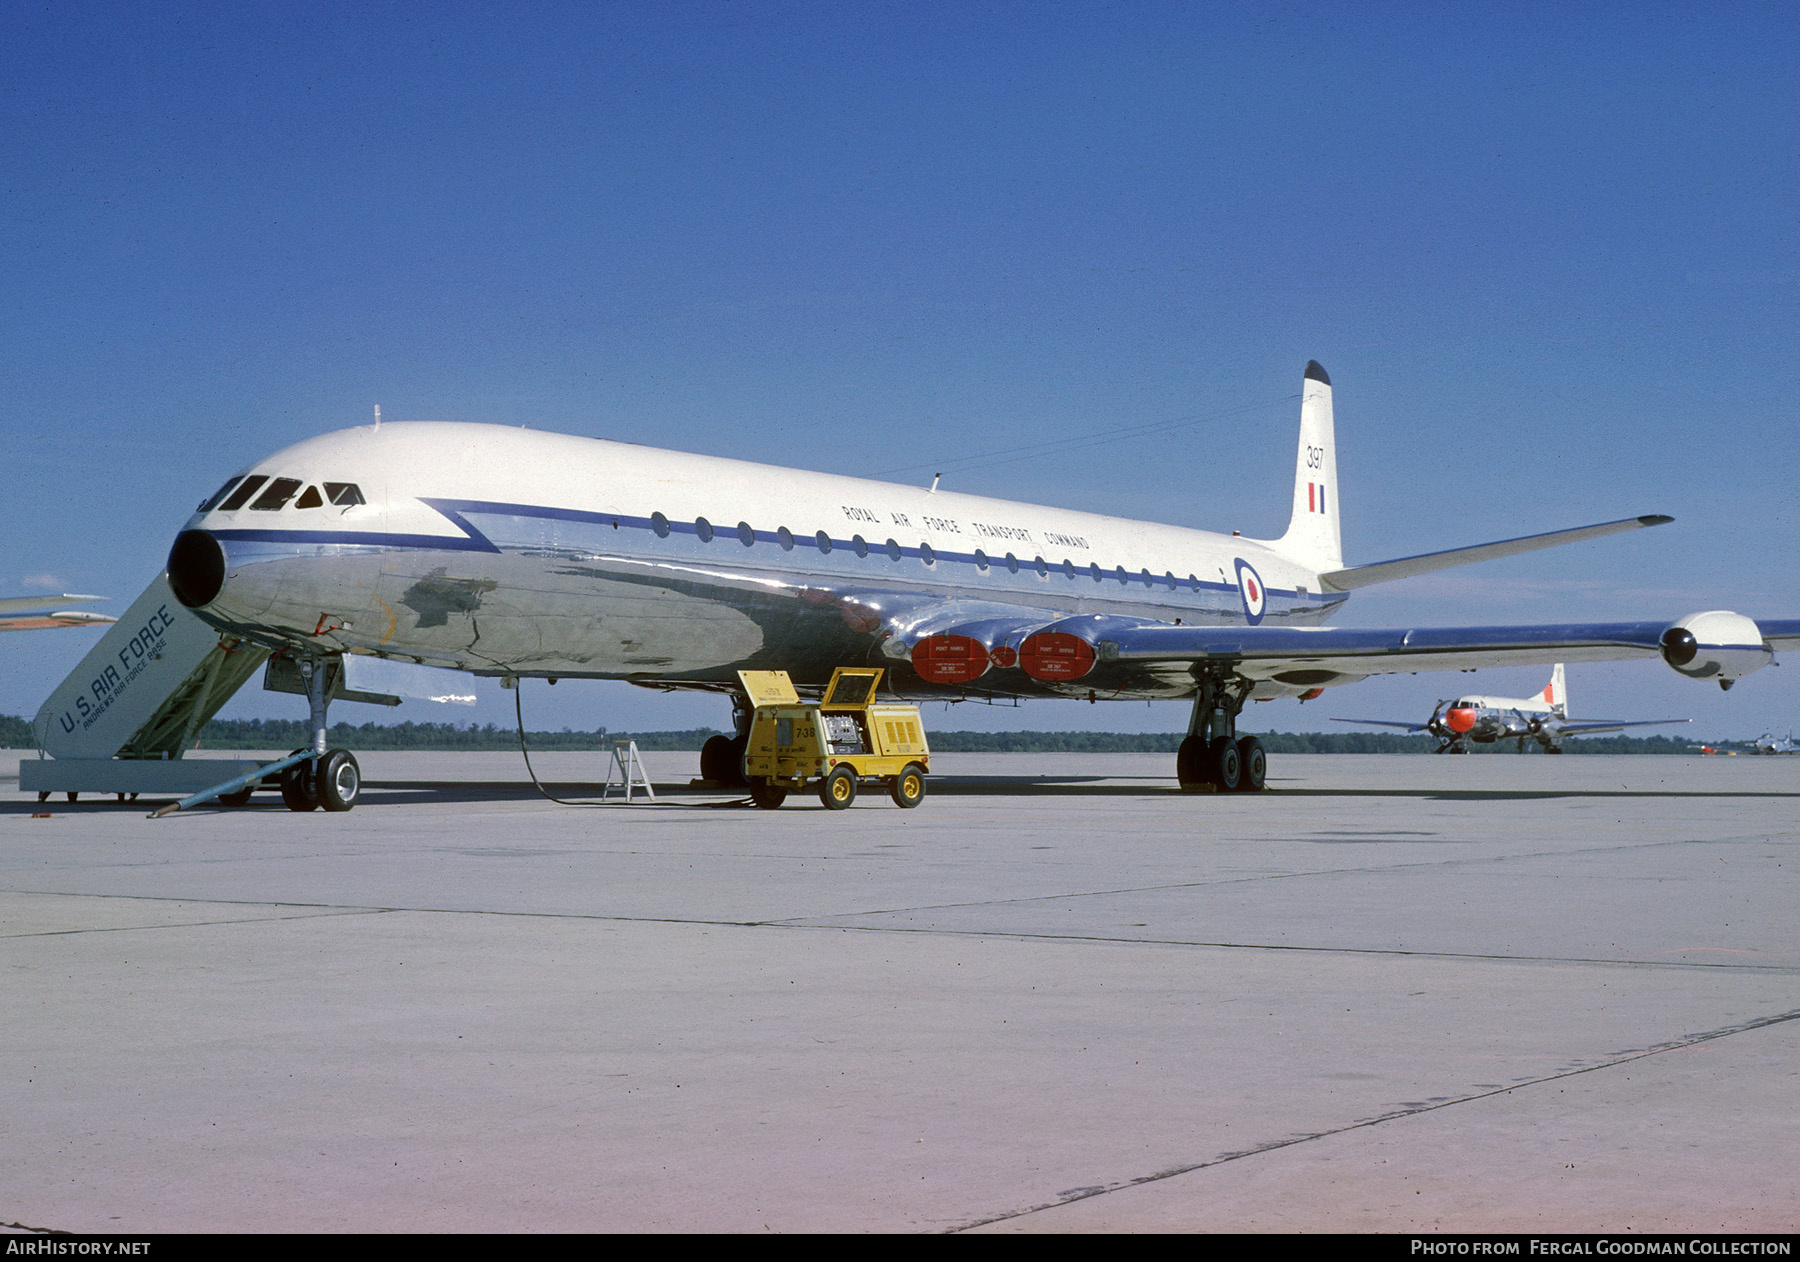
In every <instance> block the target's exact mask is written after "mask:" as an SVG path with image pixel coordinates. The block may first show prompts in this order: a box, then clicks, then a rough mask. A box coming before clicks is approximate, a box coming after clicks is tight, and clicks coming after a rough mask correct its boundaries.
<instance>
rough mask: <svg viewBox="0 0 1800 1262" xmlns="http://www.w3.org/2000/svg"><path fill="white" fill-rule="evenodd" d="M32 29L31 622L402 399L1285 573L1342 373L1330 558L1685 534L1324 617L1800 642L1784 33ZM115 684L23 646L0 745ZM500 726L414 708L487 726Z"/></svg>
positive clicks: (16, 541) (56, 650)
mask: <svg viewBox="0 0 1800 1262" xmlns="http://www.w3.org/2000/svg"><path fill="white" fill-rule="evenodd" d="M0 31H3V33H4V38H3V39H0V71H3V73H0V171H3V172H4V178H3V179H0V208H3V209H4V214H5V233H4V236H3V238H0V251H3V257H4V259H5V265H4V273H5V277H6V283H5V285H4V287H0V321H3V322H4V336H3V337H0V368H3V380H4V383H5V388H4V390H0V436H3V437H4V446H5V452H6V457H5V460H4V462H0V488H3V494H0V537H3V538H4V540H5V550H4V555H3V557H0V595H10V594H17V593H29V592H33V591H41V590H62V591H92V592H99V593H104V594H107V595H109V596H111V597H113V598H114V600H113V601H112V603H111V604H109V605H107V606H102V608H108V609H112V610H114V611H117V610H121V609H123V608H124V607H125V605H126V604H128V603H129V601H130V600H131V598H132V597H134V596H135V595H136V594H137V592H139V591H140V590H141V589H142V588H143V586H144V584H145V583H146V582H147V581H148V580H149V579H150V578H151V577H152V576H153V575H154V574H155V572H156V571H157V570H158V568H159V567H160V565H161V563H162V560H163V557H164V556H165V554H166V552H167V549H168V544H169V542H170V540H171V539H172V538H173V535H174V533H175V531H176V530H177V529H178V528H179V527H180V525H181V523H182V521H183V520H184V519H185V517H186V516H187V514H188V513H189V512H190V511H191V509H192V507H193V505H194V503H195V502H196V501H198V500H199V499H200V498H201V497H202V496H203V495H205V494H206V493H207V492H209V491H210V490H212V489H213V487H215V486H216V485H217V484H218V483H219V482H220V481H221V480H222V479H223V478H224V477H225V476H226V475H227V474H228V473H230V472H231V471H232V470H234V469H236V468H237V467H239V466H241V465H242V464H244V463H245V462H247V461H248V460H250V459H252V458H254V457H256V456H258V455H260V454H263V453H266V452H268V451H271V450H274V449H276V448H279V447H282V446H285V445H287V444H288V443H291V442H294V441H297V440H298V439H300V438H303V437H307V436H310V435H313V434H317V433H322V432H325V431H329V430H332V429H337V428H342V427H344V426H347V425H353V424H364V423H366V422H367V421H368V419H369V417H370V414H371V408H372V407H373V406H374V405H376V404H380V405H381V408H382V415H383V417H384V419H388V420H413V419H433V420H485V421H497V422H502V423H509V424H522V425H529V426H532V427H534V428H542V429H549V430H557V431H564V432H571V433H580V434H591V435H595V436H601V437H615V438H625V439H631V440H635V441H642V442H648V443H652V444H656V445H662V446H668V447H674V448H680V449H685V450H694V451H704V452H710V453H716V454H721V455H729V456H740V457H746V458H752V459H758V460H766V461H771V462H774V463H784V464H794V465H801V466H805V467H810V468H823V469H828V470H833V471H840V472H846V473H857V474H882V475H886V474H889V473H890V471H892V472H891V476H893V477H894V478H895V479H897V480H919V481H921V482H928V481H929V478H930V474H931V472H932V471H933V470H934V469H936V468H945V469H947V473H946V484H947V485H952V486H955V487H956V488H957V489H960V490H968V491H973V492H979V493H982V494H991V495H999V496H1005V497H1009V498H1015V499H1022V500H1028V501H1033V502H1041V503H1053V504H1064V505H1070V506H1074V507H1079V508H1084V509H1093V510H1096V511H1103V512H1110V513H1116V514H1120V515H1124V516H1132V517H1141V518H1148V519H1154V520H1160V521H1170V522H1176V523H1179V524H1183V525H1191V526H1198V527H1203V528H1209V529H1219V530H1232V529H1239V530H1242V531H1244V533H1245V534H1248V535H1252V536H1256V535H1262V536H1269V535H1275V534H1279V533H1280V531H1281V529H1282V528H1283V526H1284V525H1285V517H1286V512H1287V508H1288V503H1289V491H1290V487H1291V479H1292V469H1293V447H1294V436H1295V426H1296V424H1297V418H1298V397H1297V396H1298V392H1299V386H1300V372H1301V368H1302V366H1303V365H1304V364H1305V362H1306V361H1307V360H1308V359H1309V358H1316V359H1318V360H1319V361H1320V362H1322V363H1323V364H1324V365H1325V366H1326V367H1327V369H1328V370H1329V371H1330V373H1331V376H1332V380H1333V382H1334V385H1335V387H1336V401H1337V416H1338V438H1339V447H1340V476H1341V479H1342V486H1341V488H1340V492H1341V494H1340V500H1341V504H1342V509H1343V520H1344V530H1345V536H1346V551H1347V553H1348V559H1349V560H1351V561H1352V562H1366V561H1375V560H1381V559H1385V558H1387V557H1392V556H1400V555H1407V554H1410V553H1415V552H1420V551H1429V550H1434V549H1437V548H1444V547H1453V546H1457V545H1460V544H1467V543H1476V542H1482V541H1485V540H1489V539H1495V538H1504V537H1508V536H1511V535H1517V534H1525V533H1532V532H1535V531H1538V530H1543V529H1551V528H1556V527H1561V526H1572V525H1578V524H1584V523H1587V522H1591V521H1599V520H1606V519H1609V518H1613V517H1621V516H1626V515H1630V514H1637V513H1645V512H1663V513H1670V514H1673V515H1674V516H1675V517H1676V518H1677V521H1676V523H1675V524H1674V525H1672V526H1667V527H1663V528H1660V529H1658V530H1654V531H1645V532H1641V533H1639V534H1636V535H1632V536H1629V537H1626V538H1623V539H1613V540H1606V541H1601V542H1598V543H1592V544H1583V545H1577V546H1575V547H1572V548H1569V549H1564V550H1559V551H1555V552H1550V553H1543V554H1539V555H1537V556H1535V557H1527V558H1517V559H1513V560H1509V561H1505V562H1497V563H1492V564H1489V565H1484V566H1479V567H1473V568H1470V569H1467V570H1461V571H1453V572H1450V573H1446V574H1442V575H1438V576H1432V577H1427V578H1421V579H1415V580H1410V581H1407V582H1403V583H1399V584H1395V585H1393V586H1391V587H1386V588H1378V589H1373V590H1370V591H1365V592H1362V593H1359V594H1358V595H1357V597H1356V598H1355V599H1354V600H1353V601H1352V602H1351V603H1350V605H1349V606H1348V608H1347V611H1346V614H1345V616H1344V618H1343V619H1342V621H1344V622H1347V623H1352V624H1357V625H1386V624H1391V623H1430V624H1440V625H1443V624H1457V623H1487V622H1538V621H1551V620H1558V621H1561V620H1569V619H1580V620H1589V619H1610V618H1638V617H1646V618H1648V617H1669V618H1674V617H1676V616H1679V615H1681V614H1683V613H1687V612H1692V611H1694V610H1698V609H1710V608H1731V609H1737V610H1740V611H1742V612H1745V613H1749V614H1751V615H1752V616H1755V615H1758V614H1760V615H1763V616H1787V617H1795V616H1800V577H1797V576H1796V569H1797V567H1796V557H1797V553H1800V549H1797V548H1796V519H1795V511H1794V502H1795V488H1794V481H1795V479H1794V475H1793V471H1792V466H1793V463H1794V456H1795V453H1796V450H1797V448H1800V444H1796V442H1795V439H1794V433H1795V423H1796V420H1797V419H1800V418H1797V416H1796V371H1795V369H1796V356H1795V346H1796V342H1795V333H1796V326H1797V320H1796V303H1795V299H1796V281H1797V279H1800V272H1797V270H1796V253H1795V245H1796V236H1797V231H1800V224H1797V216H1800V200H1797V198H1796V191H1797V180H1796V176H1797V174H1800V171H1797V168H1800V156H1797V154H1796V148H1795V145H1794V143H1793V138H1794V136H1795V135H1796V133H1797V130H1800V128H1797V124H1800V117H1797V116H1796V115H1797V111H1796V105H1797V103H1800V85H1797V81H1796V78H1795V76H1794V74H1793V69H1792V68H1793V63H1794V58H1795V54H1796V51H1800V49H1797V47H1796V45H1797V43H1800V40H1797V38H1796V36H1795V34H1794V32H1793V30H1792V26H1791V23H1790V22H1789V21H1788V20H1787V15H1786V13H1785V11H1783V10H1782V9H1781V8H1780V7H1779V6H1772V5H1759V4H1682V5H1669V6H1661V5H1655V4H1618V5H1608V4H1594V5H1583V6H1565V5H1555V4H1543V5H1532V4H1503V5H1481V4H1468V5H1450V6H1446V5H1442V4H1433V5H1404V4H1400V5H1389V6H1381V7H1379V8H1376V7H1375V6H1367V5H1304V4H1302V5H1283V6H1279V7H1273V6H1269V7H1256V6H1204V5H1175V4H1155V3H1142V4H1125V5H1102V4H1079V3H1073V4H998V5H993V4H988V5H983V4H968V3H962V4H955V5H948V4H944V5H938V4H919V3H914V4H896V5H881V4H871V3H859V4H856V5H835V4H762V5H750V4H697V3H696V4H683V3H656V4H645V3H635V4H618V5H607V4H580V5H564V4H548V3H546V4H533V5H504V6H503V5H497V4H496V5H484V4H445V5H438V6H429V7H428V6H415V5H378V4H370V3H359V4H346V5H329V4H310V5H309V4H301V5H294V6H285V7H283V6H242V5H206V4H200V5H180V4H159V5H149V6H146V5H126V4H109V3H98V4H88V5H80V6H76V5H59V6H25V5H22V4H14V5H9V6H7V7H6V9H5V11H4V25H3V26H0ZM1146 425H1155V426H1158V427H1159V428H1158V432H1157V433H1155V434H1153V435H1151V436H1148V437H1137V438H1130V439H1124V438H1120V439H1115V440H1108V441H1101V442H1098V443H1095V442H1093V441H1087V442H1083V441H1081V440H1093V439H1095V438H1104V437H1105V436H1106V435H1108V434H1110V433H1112V432H1113V431H1118V430H1125V429H1131V428H1135V427H1140V426H1146ZM1040 444H1045V445H1044V446H1039V445H1040ZM974 457H980V458H974ZM93 638H94V633H92V632H85V631H65V632H53V633H41V634H20V635H9V636H6V637H4V639H0V713H14V714H26V715H29V714H31V713H33V712H34V711H35V710H36V708H37V705H38V704H39V702H40V701H41V700H42V699H43V697H44V695H45V694H46V693H47V692H48V690H49V688H50V687H51V686H53V684H54V683H55V682H56V681H57V680H60V679H61V678H62V676H63V674H65V673H66V672H67V671H68V670H69V669H70V668H71V667H72V666H73V665H74V663H75V662H76V661H77V660H79V658H80V656H81V654H82V653H83V652H85V650H86V648H87V647H88V646H89V645H90V644H91V642H92V640H93ZM1543 673H1544V672H1540V671H1537V670H1535V669H1533V670H1529V671H1527V670H1520V671H1483V672H1481V673H1480V674H1479V675H1477V676H1474V677H1467V676H1420V677H1418V678H1402V679H1399V680H1392V681H1370V682H1368V683H1365V684H1360V685H1357V686H1355V687H1354V688H1352V689H1348V690H1341V691H1334V692H1332V693H1328V694H1327V697H1326V698H1325V699H1322V700H1321V701H1319V702H1316V703H1313V704H1310V705H1308V706H1306V707H1304V708H1300V707H1297V706H1296V705H1295V703H1293V702H1281V703H1272V704H1270V705H1268V706H1259V707H1256V708H1255V709H1254V710H1253V711H1252V713H1251V715H1250V716H1249V718H1248V720H1247V721H1248V722H1249V723H1250V725H1251V726H1253V727H1280V728H1319V727H1322V726H1330V725H1329V724H1327V723H1326V722H1325V720H1326V719H1327V718H1328V717H1329V715H1332V714H1357V715H1384V716H1396V717H1409V716H1411V715H1413V714H1414V713H1423V712H1428V711H1429V709H1430V706H1431V704H1432V703H1433V701H1435V700H1436V699H1437V698H1438V697H1439V696H1447V695H1449V694H1450V693H1451V692H1455V691H1458V690H1459V689H1470V688H1472V687H1479V688H1480V689H1481V690H1483V691H1488V692H1501V693H1506V692H1512V693H1523V692H1528V691H1534V690H1535V689H1536V688H1538V687H1540V686H1541V685H1542V683H1543V679H1541V678H1539V675H1540V674H1543ZM476 687H477V690H478V693H479V695H481V697H482V701H481V703H480V704H479V705H478V706H477V707H475V708H474V709H459V708H449V709H446V708H436V707H430V706H427V705H425V704H423V703H419V704H409V705H408V706H406V707H404V708H403V710H402V712H401V713H400V715H399V716H398V717H413V718H419V719H451V720H458V721H466V720H469V719H477V720H480V721H484V722H485V721H495V722H509V721H510V719H511V709H510V697H509V695H508V694H504V693H502V692H500V690H499V689H498V687H497V686H496V685H494V684H493V683H492V682H491V681H481V682H478V683H477V685H476ZM1570 689H1571V695H1572V698H1573V705H1574V708H1575V710H1576V712H1577V713H1578V714H1587V715H1603V716H1610V717H1629V716H1634V715H1647V716H1662V715H1692V716H1693V717H1694V718H1695V720H1696V723H1695V725H1694V728H1693V729H1691V730H1693V731H1694V732H1696V733H1697V734H1698V733H1704V734H1706V735H1719V736H1746V735H1748V736H1754V735H1756V734H1757V733H1758V732H1760V731H1763V730H1767V729H1770V728H1774V729H1777V730H1780V731H1786V730H1787V729H1788V728H1789V727H1790V726H1793V725H1795V722H1796V719H1800V655H1797V656H1796V659H1795V662H1793V663H1790V664H1788V665H1786V666H1784V667H1782V668H1778V669H1772V670H1767V671H1764V672H1762V673H1760V674H1758V675H1756V676H1754V677H1752V678H1750V679H1748V680H1746V681H1745V682H1744V683H1743V684H1741V685H1740V686H1739V687H1738V688H1737V689H1736V690H1734V691H1733V692H1732V693H1731V694H1729V695H1721V694H1720V693H1719V691H1718V690H1717V689H1716V688H1711V687H1709V686H1702V685H1697V684H1693V683H1690V682H1689V681H1686V680H1683V679H1681V678H1679V677H1678V676H1676V675H1675V674H1674V673H1673V672H1670V671H1668V670H1667V669H1666V668H1663V667H1661V666H1660V665H1657V664H1653V663H1638V664H1627V665H1618V666H1575V667H1572V668H1571V672H1570ZM527 701H528V705H529V706H530V709H531V713H529V714H528V716H527V717H528V719H529V720H530V721H531V722H532V723H533V724H534V725H540V726H554V727H561V726H573V727H592V726H595V725H597V724H601V723H604V724H607V725H608V726H611V727H613V728H615V729H617V728H625V727H635V728H640V729H643V728H660V727H687V726H693V725H696V724H701V723H708V722H717V723H723V721H724V717H725V716H724V709H723V707H722V706H721V705H720V703H719V702H717V701H716V700H711V699H706V698H682V697H665V696H662V695H660V694H649V693H644V692H641V691H639V690H635V689H632V688H630V687H628V686H626V685H614V684H606V685H602V684H574V683H571V684H566V685H563V686H560V687H559V688H557V689H556V690H555V692H554V693H551V692H550V691H549V690H548V689H543V688H538V689H536V690H534V691H531V692H528V694H527ZM296 705H297V702H296V701H295V700H294V699H293V698H288V697H276V696H268V695H264V694H261V693H260V692H258V691H256V690H255V689H254V688H252V689H247V690H246V691H245V692H244V693H243V694H241V695H240V696H239V697H238V698H237V699H236V700H235V701H234V702H233V703H232V704H231V706H230V707H229V708H228V709H227V711H226V713H227V714H230V715H238V716H255V715H268V716H278V715H288V714H290V713H292V714H294V715H296V716H297V715H298V710H297V709H295V707H296ZM337 717H341V718H349V719H355V720H356V721H364V720H365V719H367V718H371V717H374V718H382V719H388V718H393V717H396V716H395V715H394V714H393V713H391V712H381V713H379V714H376V713H375V712H372V711H369V710H367V709H365V708H363V707H354V706H344V707H340V708H339V709H338V710H337V711H336V712H334V718H337ZM1184 720H1185V707H1184V706H1175V705H1159V706H1155V707H1146V706H1144V705H1142V704H1139V705H1135V706H1132V705H1125V704H1120V705H1114V706H1092V707H1090V706H1081V705H1076V704H1062V703H1039V704H1036V705H1033V706H1028V707H1025V709H1024V710H1022V711H1012V710H985V709H978V708H976V707H969V706H965V707H958V708H957V709H956V710H954V711H953V712H952V713H950V714H934V715H933V716H932V722H934V723H936V724H937V725H939V726H948V727H990V728H991V727H1013V726H1023V725H1027V724H1029V725H1034V726H1044V727H1112V728H1151V729H1155V730H1170V729H1173V728H1176V727H1179V726H1181V724H1182V723H1183V722H1184Z"/></svg>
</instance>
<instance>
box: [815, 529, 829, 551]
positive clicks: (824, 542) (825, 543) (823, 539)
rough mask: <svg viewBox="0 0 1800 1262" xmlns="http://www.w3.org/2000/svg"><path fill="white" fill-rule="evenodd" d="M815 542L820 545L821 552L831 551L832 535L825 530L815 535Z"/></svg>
mask: <svg viewBox="0 0 1800 1262" xmlns="http://www.w3.org/2000/svg"><path fill="white" fill-rule="evenodd" d="M813 542H814V543H816V544H818V545H819V551H820V552H830V551H831V536H830V535H828V534H826V533H825V532H824V531H823V530H821V531H820V532H819V533H818V534H816V535H814V536H813Z"/></svg>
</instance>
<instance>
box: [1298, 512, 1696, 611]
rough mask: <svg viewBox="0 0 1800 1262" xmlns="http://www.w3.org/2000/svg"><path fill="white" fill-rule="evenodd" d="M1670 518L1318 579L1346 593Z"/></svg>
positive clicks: (1529, 538)
mask: <svg viewBox="0 0 1800 1262" xmlns="http://www.w3.org/2000/svg"><path fill="white" fill-rule="evenodd" d="M1674 520H1675V519H1674V518H1673V517H1663V516H1661V515H1657V514H1651V515H1649V516H1644V517H1626V518H1624V519H1622V520H1620V521H1608V522H1601V523H1600V524H1599V525H1597V526H1577V527H1576V528H1575V529H1573V530H1552V531H1550V532H1549V533H1548V534H1542V535H1525V536H1524V537H1522V538H1519V539H1502V540H1501V541H1500V542H1498V543H1482V544H1477V545H1476V546H1475V547H1473V548H1451V549H1450V550H1449V551H1447V552H1427V553H1425V554H1423V555H1421V556H1415V557H1401V558H1400V559H1399V560H1396V561H1378V562H1376V563H1375V564H1374V565H1353V566H1351V567H1350V568H1348V569H1343V570H1333V571H1331V572H1330V573H1328V574H1321V575H1319V582H1320V583H1321V584H1323V585H1324V586H1325V587H1327V588H1329V589H1330V590H1332V591H1339V592H1347V591H1351V590H1353V589H1355V588H1358V587H1368V586H1370V585H1372V584H1374V583H1391V582H1393V581H1394V580H1395V579H1400V578H1412V577H1413V576H1414V575H1418V574H1430V573H1432V572H1433V571H1436V570H1448V569H1451V568H1452V567H1454V566H1458V565H1471V564H1473V563H1474V562H1476V561H1492V560H1494V559H1495V558H1496V557H1510V556H1518V555H1519V554H1520V553H1522V552H1536V551H1537V550H1538V549H1540V548H1556V547H1561V546H1562V545H1563V544H1565V543H1580V542H1581V541H1582V540H1584V539H1599V538H1601V537H1602V536H1605V535H1616V534H1621V533H1623V532H1624V531H1627V530H1642V529H1643V528H1644V527H1645V526H1661V525H1665V524H1667V523H1669V522H1672V521H1674Z"/></svg>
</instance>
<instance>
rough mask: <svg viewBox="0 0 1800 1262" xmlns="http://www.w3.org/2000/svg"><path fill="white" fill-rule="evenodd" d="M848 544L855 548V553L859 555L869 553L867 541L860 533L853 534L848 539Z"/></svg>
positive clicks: (864, 555) (863, 555)
mask: <svg viewBox="0 0 1800 1262" xmlns="http://www.w3.org/2000/svg"><path fill="white" fill-rule="evenodd" d="M850 546H851V547H853V548H855V549H856V555H857V556H859V557H866V556H868V555H869V541H868V540H867V539H865V538H863V537H862V536H861V535H855V536H853V537H852V538H851V540H850Z"/></svg>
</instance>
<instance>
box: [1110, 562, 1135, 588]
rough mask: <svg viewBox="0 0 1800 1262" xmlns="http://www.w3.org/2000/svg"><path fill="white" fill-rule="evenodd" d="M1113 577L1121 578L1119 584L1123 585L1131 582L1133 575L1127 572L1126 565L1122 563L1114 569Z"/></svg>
mask: <svg viewBox="0 0 1800 1262" xmlns="http://www.w3.org/2000/svg"><path fill="white" fill-rule="evenodd" d="M1113 577H1114V578H1116V579H1118V580H1119V585H1120V586H1121V587H1123V586H1125V585H1126V584H1129V583H1130V582H1131V575H1129V574H1127V573H1126V572H1125V567H1124V566H1122V565H1121V566H1120V567H1119V568H1118V569H1116V570H1114V571H1113Z"/></svg>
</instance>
